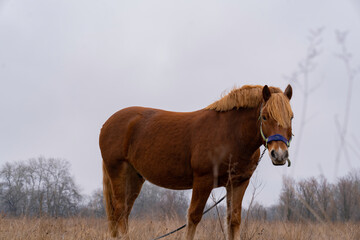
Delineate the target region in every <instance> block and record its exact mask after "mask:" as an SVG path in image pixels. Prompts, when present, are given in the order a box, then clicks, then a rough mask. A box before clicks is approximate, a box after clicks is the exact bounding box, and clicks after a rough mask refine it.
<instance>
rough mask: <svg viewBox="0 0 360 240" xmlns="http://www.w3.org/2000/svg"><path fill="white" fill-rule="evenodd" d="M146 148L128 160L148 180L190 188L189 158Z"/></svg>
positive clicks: (174, 187)
mask: <svg viewBox="0 0 360 240" xmlns="http://www.w3.org/2000/svg"><path fill="white" fill-rule="evenodd" d="M161 152H162V151H159V152H157V151H151V150H148V151H146V152H145V153H144V154H134V155H135V156H136V155H137V156H136V157H133V158H129V159H128V161H129V162H130V163H131V164H132V165H133V166H134V168H135V169H136V170H137V171H138V173H139V174H140V175H141V176H142V177H143V178H144V179H146V180H148V181H149V182H151V183H153V184H155V185H158V186H160V187H164V188H169V189H190V188H192V181H193V173H192V170H191V167H190V160H188V159H186V158H184V157H183V156H180V155H179V154H166V155H165V154H164V153H161Z"/></svg>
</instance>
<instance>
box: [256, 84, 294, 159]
mask: <svg viewBox="0 0 360 240" xmlns="http://www.w3.org/2000/svg"><path fill="white" fill-rule="evenodd" d="M262 94H263V99H264V101H263V103H262V105H261V107H260V116H259V120H260V134H261V136H262V138H263V142H264V145H265V147H266V148H267V149H268V150H269V156H270V158H271V161H272V163H273V164H274V165H284V164H285V163H286V162H288V166H290V160H289V152H288V148H289V147H290V141H291V137H292V129H291V120H292V118H293V112H292V110H291V106H290V99H291V96H292V88H291V86H290V85H288V86H287V88H286V89H285V91H284V93H271V92H270V89H269V87H268V86H267V85H265V86H264V87H263V91H262Z"/></svg>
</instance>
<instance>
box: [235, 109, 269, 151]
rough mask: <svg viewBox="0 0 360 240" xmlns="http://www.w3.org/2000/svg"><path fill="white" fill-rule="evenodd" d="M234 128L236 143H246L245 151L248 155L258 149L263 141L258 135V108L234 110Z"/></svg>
mask: <svg viewBox="0 0 360 240" xmlns="http://www.w3.org/2000/svg"><path fill="white" fill-rule="evenodd" d="M235 111H236V112H235V114H234V115H235V119H236V120H235V122H236V123H235V126H236V127H235V128H237V129H236V130H235V131H234V132H239V133H241V134H237V138H238V141H240V142H246V143H247V145H246V150H247V152H249V154H252V153H254V152H255V151H256V150H257V149H259V148H260V146H261V145H262V143H263V141H262V138H261V135H260V121H259V116H260V106H258V107H255V108H249V109H239V110H235Z"/></svg>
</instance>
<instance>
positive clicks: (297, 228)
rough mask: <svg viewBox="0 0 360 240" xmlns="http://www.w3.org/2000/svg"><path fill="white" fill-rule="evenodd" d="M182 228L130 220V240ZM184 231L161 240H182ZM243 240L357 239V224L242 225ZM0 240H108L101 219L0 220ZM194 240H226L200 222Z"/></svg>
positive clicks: (211, 223) (214, 226) (211, 224)
mask: <svg viewBox="0 0 360 240" xmlns="http://www.w3.org/2000/svg"><path fill="white" fill-rule="evenodd" d="M182 224H183V222H182V221H178V220H174V219H164V220H161V221H152V220H145V219H144V220H132V221H131V222H130V233H129V234H130V238H131V239H139V240H143V239H144V240H151V239H153V238H155V237H157V236H160V235H162V234H164V233H166V232H168V231H171V230H173V229H175V228H177V227H179V226H181V225H182ZM183 231H184V230H182V231H180V232H178V233H175V234H173V235H171V236H169V237H166V238H164V240H170V239H173V240H174V239H181V234H182V232H183ZM241 235H242V239H245V240H250V239H254V240H260V239H261V240H265V239H266V240H271V239H274V240H278V239H283V240H302V239H304V240H309V239H314V240H315V239H316V240H318V239H341V240H356V239H360V224H359V223H336V224H332V223H328V224H320V223H297V224H294V223H284V222H272V223H266V222H249V223H248V224H243V225H242V232H241ZM0 239H4V240H5V239H13V240H15V239H16V240H20V239H21V240H22V239H27V240H35V239H36V240H45V239H52V240H53V239H54V240H56V239H69V240H75V239H76V240H77V239H87V240H88V239H111V238H110V236H109V233H108V231H107V224H106V222H105V220H103V219H89V218H70V219H47V218H40V219H27V218H21V219H8V218H0ZM195 239H214V240H217V239H219V240H220V239H221V240H223V239H225V237H224V234H223V232H222V230H221V226H220V224H219V221H218V220H208V219H205V220H203V221H202V222H201V223H200V224H199V226H198V229H197V233H196V236H195Z"/></svg>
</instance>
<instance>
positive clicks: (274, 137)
mask: <svg viewBox="0 0 360 240" xmlns="http://www.w3.org/2000/svg"><path fill="white" fill-rule="evenodd" d="M261 114H262V104H261V107H260V116H259V119H260V134H261V137H262V138H263V140H264V141H265V148H267V145H268V143H269V142H272V141H282V142H284V143H285V144H286V146H287V147H288V148H289V147H290V142H291V138H292V137H290V139H289V140H287V138H286V137H284V136H283V135H281V134H275V135H271V136H270V137H265V135H264V132H263V130H262V121H261Z"/></svg>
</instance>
